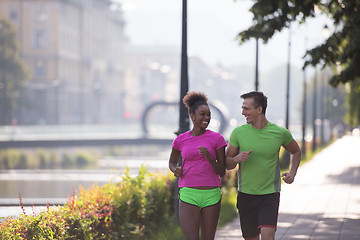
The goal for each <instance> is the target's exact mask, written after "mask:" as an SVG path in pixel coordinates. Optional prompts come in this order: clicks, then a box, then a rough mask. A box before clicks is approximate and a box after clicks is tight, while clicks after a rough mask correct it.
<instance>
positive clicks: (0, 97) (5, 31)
mask: <svg viewBox="0 0 360 240" xmlns="http://www.w3.org/2000/svg"><path fill="white" fill-rule="evenodd" d="M27 76H28V74H27V71H26V69H25V65H24V64H23V62H22V61H21V59H20V57H19V47H18V43H17V39H16V33H15V28H14V26H13V25H12V24H11V22H10V21H8V20H6V19H0V125H7V124H10V123H11V119H12V115H13V113H14V110H15V109H16V107H17V106H16V102H17V99H18V98H19V96H20V91H21V89H22V88H23V86H24V85H25V83H26V80H27Z"/></svg>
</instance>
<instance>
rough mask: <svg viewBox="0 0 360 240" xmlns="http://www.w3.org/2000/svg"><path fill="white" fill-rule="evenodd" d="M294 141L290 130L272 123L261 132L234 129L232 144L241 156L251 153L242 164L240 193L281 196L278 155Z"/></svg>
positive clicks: (244, 128) (254, 129) (252, 128)
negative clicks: (243, 153)
mask: <svg viewBox="0 0 360 240" xmlns="http://www.w3.org/2000/svg"><path fill="white" fill-rule="evenodd" d="M292 139H293V137H292V135H291V133H290V132H289V131H288V130H287V129H285V128H282V127H279V126H277V125H275V124H273V123H271V122H269V121H268V123H267V124H266V126H265V127H264V128H263V129H260V130H259V129H256V128H254V127H253V126H252V125H251V124H244V125H242V126H239V127H237V128H235V129H234V130H233V131H232V133H231V135H230V141H229V142H230V144H231V145H232V146H234V147H237V148H239V150H240V152H243V151H250V150H252V153H250V155H249V158H248V160H247V161H246V162H242V163H240V164H239V185H238V190H239V192H243V193H247V194H254V195H263V194H270V193H274V192H279V191H280V185H281V184H280V183H281V179H280V166H279V151H280V147H281V146H286V145H287V144H289V143H290V142H291V141H292Z"/></svg>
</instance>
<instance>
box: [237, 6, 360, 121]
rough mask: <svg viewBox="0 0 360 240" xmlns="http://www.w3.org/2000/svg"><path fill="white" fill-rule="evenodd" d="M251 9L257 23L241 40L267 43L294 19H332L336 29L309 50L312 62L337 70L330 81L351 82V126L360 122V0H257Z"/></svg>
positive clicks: (307, 56) (308, 58) (348, 118)
mask: <svg viewBox="0 0 360 240" xmlns="http://www.w3.org/2000/svg"><path fill="white" fill-rule="evenodd" d="M250 11H251V12H252V13H253V14H254V17H253V25H252V26H251V27H250V28H248V29H246V30H244V31H242V32H240V33H239V34H238V40H239V41H240V43H244V42H246V41H247V40H249V39H251V38H259V39H262V40H263V41H264V42H265V43H266V42H267V41H268V40H269V39H270V38H271V37H272V36H273V35H274V34H275V33H276V32H280V31H282V30H283V29H284V28H287V27H289V26H290V24H291V23H292V22H299V23H300V24H301V23H305V22H306V20H307V19H309V18H314V17H316V16H317V15H318V14H325V15H326V16H327V17H329V19H331V20H332V22H333V25H334V27H335V30H334V32H333V33H332V34H331V35H330V36H329V37H328V38H327V39H326V40H325V41H324V42H323V43H322V44H321V45H319V46H317V47H315V48H313V49H310V50H308V51H307V52H306V54H305V56H304V59H305V62H304V66H303V67H304V68H306V67H307V66H308V65H312V66H317V65H320V66H322V68H325V67H326V66H328V67H330V68H332V69H333V72H334V74H333V76H332V77H331V79H330V84H331V85H333V86H338V85H339V84H343V83H349V94H348V96H347V98H348V99H347V102H348V104H347V105H348V112H347V114H346V118H345V121H346V122H347V123H348V124H349V125H350V126H356V125H359V124H360V114H359V113H360V94H359V93H360V87H359V86H360V0H254V4H253V6H252V7H251V8H250Z"/></svg>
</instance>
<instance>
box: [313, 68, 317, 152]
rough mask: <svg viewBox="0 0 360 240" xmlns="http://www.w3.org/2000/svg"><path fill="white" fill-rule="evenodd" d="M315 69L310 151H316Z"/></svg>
mask: <svg viewBox="0 0 360 240" xmlns="http://www.w3.org/2000/svg"><path fill="white" fill-rule="evenodd" d="M316 92H317V69H316V68H315V77H314V89H313V116H312V117H313V119H312V124H313V141H312V151H313V152H315V150H316V111H317V107H316V106H317V94H316Z"/></svg>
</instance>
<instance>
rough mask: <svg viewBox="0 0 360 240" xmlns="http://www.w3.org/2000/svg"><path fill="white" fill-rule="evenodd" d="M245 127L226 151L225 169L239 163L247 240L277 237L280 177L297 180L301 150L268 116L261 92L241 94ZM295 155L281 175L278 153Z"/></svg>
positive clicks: (242, 221)
mask: <svg viewBox="0 0 360 240" xmlns="http://www.w3.org/2000/svg"><path fill="white" fill-rule="evenodd" d="M241 98H243V99H244V101H243V104H242V115H244V117H245V118H246V124H244V125H242V126H239V127H236V128H235V129H234V130H233V131H232V133H231V135H230V140H229V145H228V148H227V150H226V168H227V169H234V168H235V167H236V166H237V165H238V164H239V174H238V197H237V208H238V210H239V216H240V225H241V230H242V234H243V237H244V238H245V239H248V240H249V239H259V235H261V239H262V240H269V239H274V238H275V231H276V226H277V219H278V211H279V199H280V185H281V177H282V178H283V180H284V182H286V183H292V182H293V181H294V178H295V175H296V172H297V169H298V167H299V164H300V159H301V151H300V148H299V145H298V144H297V142H296V141H295V140H294V139H293V137H292V135H291V133H290V132H289V131H288V130H287V129H285V128H282V127H279V126H277V125H275V124H273V123H271V122H269V121H268V120H267V119H266V117H265V112H266V107H267V97H266V96H265V95H264V94H263V93H262V92H257V91H254V92H249V93H246V94H243V95H241ZM281 146H283V147H284V148H285V149H286V150H287V151H289V152H290V153H291V155H292V160H291V167H290V171H289V172H286V173H283V174H282V176H280V167H279V150H280V147H281Z"/></svg>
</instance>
